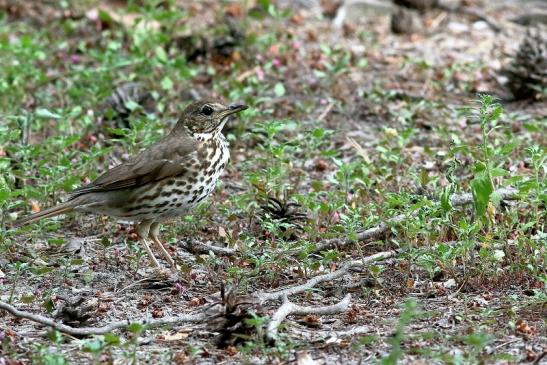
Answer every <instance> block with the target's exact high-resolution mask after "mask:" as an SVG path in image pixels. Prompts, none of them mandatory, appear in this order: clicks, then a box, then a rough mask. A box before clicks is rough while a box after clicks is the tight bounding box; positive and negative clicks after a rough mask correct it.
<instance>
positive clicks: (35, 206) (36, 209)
mask: <svg viewBox="0 0 547 365" xmlns="http://www.w3.org/2000/svg"><path fill="white" fill-rule="evenodd" d="M30 209H31V210H32V213H39V212H40V211H41V210H42V208H40V203H38V201H36V200H34V199H31V201H30Z"/></svg>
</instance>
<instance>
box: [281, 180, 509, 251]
mask: <svg viewBox="0 0 547 365" xmlns="http://www.w3.org/2000/svg"><path fill="white" fill-rule="evenodd" d="M517 193H518V190H516V189H513V188H502V189H498V190H496V191H494V194H497V195H499V196H500V198H501V199H502V200H507V199H515V198H516V197H517ZM450 201H451V203H452V206H453V207H457V206H461V205H465V204H469V203H471V202H473V195H471V193H463V194H460V195H454V196H452V198H451V199H450ZM411 216H412V214H411ZM406 218H408V215H406V214H399V215H396V216H395V217H393V218H390V219H388V220H387V221H386V222H382V223H380V224H379V225H377V226H375V227H372V228H369V229H367V230H365V231H362V232H358V233H357V239H356V240H354V239H350V238H331V239H328V240H324V241H322V242H319V243H318V244H317V245H316V246H315V249H314V250H313V252H320V251H324V250H326V249H329V248H332V247H344V246H348V245H351V244H354V243H355V242H356V241H357V242H359V241H368V240H372V239H375V238H378V237H380V236H382V235H383V234H385V233H386V232H387V231H388V230H389V228H390V227H391V226H393V225H396V224H398V223H401V222H402V221H404V220H405V219H406ZM301 252H302V250H295V251H292V252H291V253H290V254H291V255H298V254H300V253H301Z"/></svg>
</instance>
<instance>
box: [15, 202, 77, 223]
mask: <svg viewBox="0 0 547 365" xmlns="http://www.w3.org/2000/svg"><path fill="white" fill-rule="evenodd" d="M76 205H77V204H76V203H75V202H74V201H68V202H66V203H61V204H59V205H56V206H54V207H51V208H48V209H46V210H42V211H41V212H38V213H34V214H31V215H29V216H28V217H24V218H21V219H18V220H16V221H15V222H13V224H12V227H13V228H17V227H21V226H24V225H25V224H30V223H33V222H36V221H37V220H40V219H42V218H48V217H53V216H56V215H59V214H63V213H67V212H70V211H72V210H73V209H74V208H75V207H76Z"/></svg>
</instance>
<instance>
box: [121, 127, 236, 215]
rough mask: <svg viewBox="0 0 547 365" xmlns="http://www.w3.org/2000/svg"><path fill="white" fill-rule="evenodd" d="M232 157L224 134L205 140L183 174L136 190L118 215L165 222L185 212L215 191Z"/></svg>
mask: <svg viewBox="0 0 547 365" xmlns="http://www.w3.org/2000/svg"><path fill="white" fill-rule="evenodd" d="M229 159H230V151H229V149H228V143H227V141H226V140H225V139H224V136H222V135H220V136H219V137H217V138H213V139H211V140H208V141H205V142H203V143H202V144H201V146H200V148H199V149H198V151H197V153H195V154H194V157H192V158H191V159H190V160H189V161H188V164H187V168H186V169H185V172H184V173H182V174H181V175H179V176H174V177H170V178H167V179H164V180H161V181H159V182H154V183H150V184H147V185H144V186H142V187H141V188H139V189H136V190H134V191H133V194H132V195H133V196H134V197H136V199H135V201H134V203H133V204H126V207H125V209H124V210H125V212H123V213H122V214H119V215H118V216H119V217H123V218H126V219H129V220H144V219H153V220H155V221H164V220H169V219H171V218H175V217H179V216H181V215H184V214H186V213H187V212H188V210H190V209H192V208H193V207H195V206H196V205H197V204H199V203H200V202H202V201H203V200H204V199H205V198H207V196H208V195H209V194H210V193H211V192H212V191H213V189H214V188H215V186H216V182H217V180H218V178H219V177H220V175H221V174H222V171H223V170H224V168H225V167H226V165H227V164H228V161H229Z"/></svg>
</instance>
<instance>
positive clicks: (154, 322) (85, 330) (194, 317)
mask: <svg viewBox="0 0 547 365" xmlns="http://www.w3.org/2000/svg"><path fill="white" fill-rule="evenodd" d="M0 309H3V310H5V311H7V312H8V313H11V314H12V315H14V316H16V317H19V318H24V319H28V320H31V321H33V322H36V323H40V324H43V325H45V326H49V327H53V328H55V329H57V330H59V331H61V332H64V333H68V334H70V335H73V336H89V335H102V334H105V333H108V332H112V331H113V330H116V329H119V328H126V327H127V326H129V325H131V324H133V323H138V324H141V325H143V326H147V327H157V326H164V325H168V324H169V325H177V324H181V323H189V322H193V323H200V322H205V321H206V320H207V316H206V315H205V314H204V313H199V314H183V315H180V316H173V317H165V318H158V319H135V320H131V319H127V320H124V321H117V322H113V323H110V324H108V325H106V326H102V327H71V326H67V325H65V324H62V323H59V322H55V321H54V320H52V319H51V318H47V317H44V316H41V315H38V314H32V313H29V312H25V311H21V310H18V309H17V308H15V307H14V306H12V305H10V304H8V303H5V302H2V301H0Z"/></svg>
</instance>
